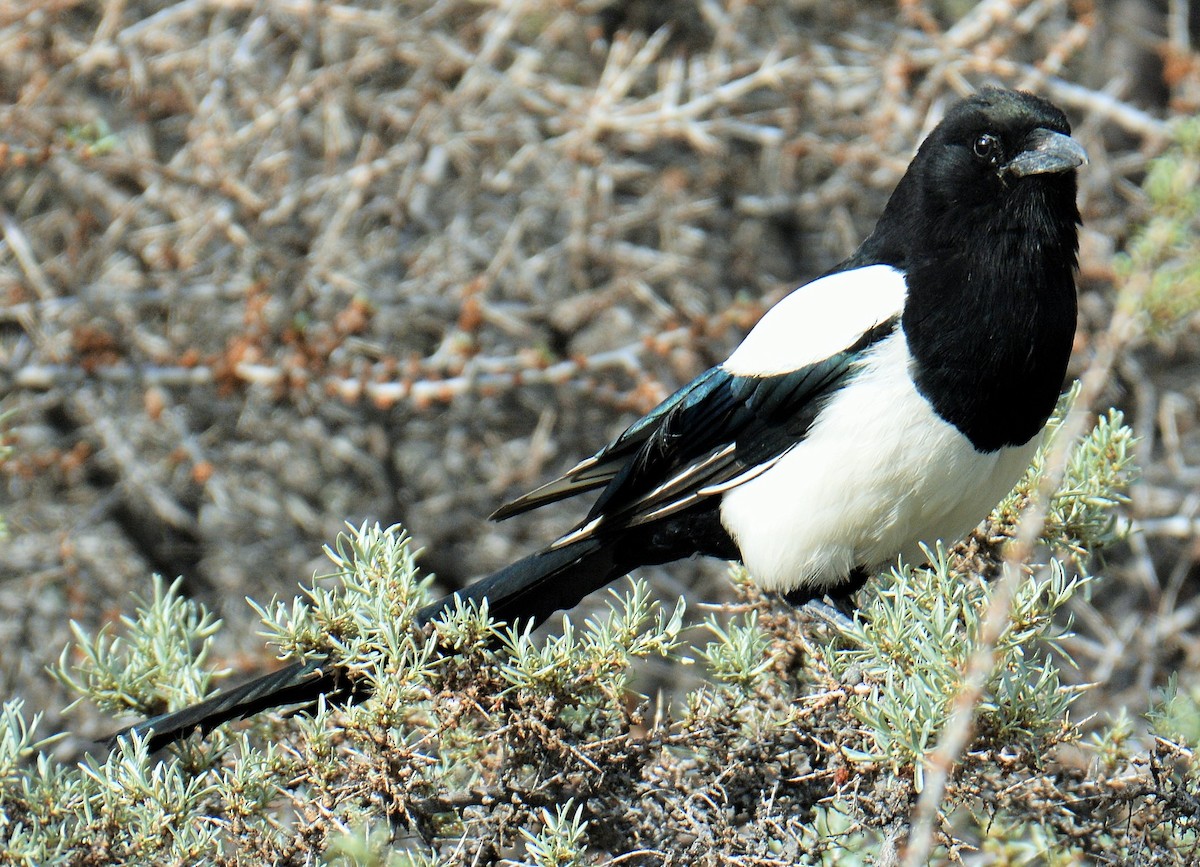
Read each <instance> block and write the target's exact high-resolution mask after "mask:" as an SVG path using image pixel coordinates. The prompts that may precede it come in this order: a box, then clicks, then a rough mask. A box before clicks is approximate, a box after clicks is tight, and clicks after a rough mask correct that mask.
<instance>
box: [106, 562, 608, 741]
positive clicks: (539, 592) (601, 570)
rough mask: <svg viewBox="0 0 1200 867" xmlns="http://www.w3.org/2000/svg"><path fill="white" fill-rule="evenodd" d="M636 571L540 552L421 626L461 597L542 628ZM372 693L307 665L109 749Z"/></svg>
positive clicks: (159, 721)
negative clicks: (139, 739) (277, 709)
mask: <svg viewBox="0 0 1200 867" xmlns="http://www.w3.org/2000/svg"><path fill="white" fill-rule="evenodd" d="M631 568H632V566H622V565H621V564H620V563H619V562H618V561H617V559H616V556H615V551H614V546H613V545H612V544H611V543H609V544H602V543H599V542H596V541H594V540H587V541H584V542H580V543H578V544H577V545H569V546H567V547H565V548H561V549H558V550H553V551H542V552H539V553H537V554H533V555H532V556H529V557H526V558H525V559H523V560H518V561H517V562H516V563H513V564H512V565H511V566H507V567H505V568H504V569H501V570H500V571H499V572H496V573H495V574H493V575H491V576H489V577H487V578H485V579H483V580H482V581H479V582H476V583H475V584H473V585H471V586H470V587H467V588H465V589H463V590H459V591H458V592H456V593H453V594H451V595H449V596H446V597H444V598H442V599H439V600H438V601H437V602H434V603H433V604H431V605H428V606H426V607H425V608H423V609H421V611H420V612H418V613H417V617H416V622H417V625H419V626H423V625H424V624H426V623H428V622H429V621H431V620H433V619H435V618H436V617H438V616H439V615H440V614H442V613H443V612H444V611H446V610H447V609H449V608H452V607H453V606H454V604H455V600H456V599H463V600H467V601H475V602H480V601H482V600H483V599H485V598H486V599H487V600H488V608H489V612H490V614H491V616H492V618H493V619H494V620H496V621H503V622H509V623H511V622H513V621H517V620H520V621H521V622H522V623H529V622H531V621H532V622H533V623H534V624H537V623H542V622H544V621H545V620H546V619H547V618H548V617H550V615H552V614H554V612H556V611H562V610H566V609H569V608H572V607H574V606H575V605H576V604H577V603H578V602H579V601H580V600H582V599H583V598H584V597H585V596H587V595H588V594H589V593H592V592H593V591H595V590H598V589H599V588H601V587H603V586H604V585H605V584H608V583H609V582H611V581H614V580H616V579H617V578H620V577H621V576H622V575H624V574H626V573H627V572H628V571H629V570H630V569H631ZM370 694H371V693H370V689H369V688H368V687H367V685H366V684H364V683H363V682H362V681H361V680H358V679H355V678H353V677H351V676H350V675H349V673H348V672H346V671H344V670H342V669H339V668H337V667H336V666H333V665H330V664H329V663H328V661H327V660H325V659H323V658H322V659H311V660H301V661H300V662H296V663H293V664H291V665H289V666H286V667H284V668H281V669H279V670H278V671H273V672H271V673H270V674H265V675H263V676H262V677H259V678H255V679H254V680H251V681H249V682H248V683H244V684H242V685H241V686H238V687H234V688H233V689H230V690H227V691H226V692H223V693H219V694H218V695H215V696H213V697H212V698H209V699H206V700H204V701H202V702H199V703H198V704H194V705H192V706H191V707H186V708H184V709H183V710H177V711H173V712H171V713H165V714H162V715H161V716H156V717H152V718H150V719H148V720H145V721H143V722H140V723H137V724H136V725H133V726H130V727H129V728H126V729H123V730H121V731H119V732H117V733H116V734H115V735H113V736H112V738H111V739H110V744H115V743H116V742H117V741H118V740H119V739H120V738H122V737H123V736H125V735H126V734H129V733H131V732H136V733H137V734H139V735H141V736H142V737H144V738H146V739H147V740H148V744H149V748H150V751H151V752H153V751H155V750H158V749H160V748H162V747H164V746H166V745H167V744H169V743H172V742H173V741H177V740H182V739H183V738H185V737H187V736H188V735H190V734H191V733H192V732H193V731H195V730H196V729H197V728H198V729H200V731H201V733H203V734H207V733H208V732H210V731H212V730H213V729H214V728H216V727H217V726H219V725H221V723H224V722H228V721H230V720H234V719H241V718H243V717H248V716H253V715H254V714H256V713H259V712H260V711H264V710H269V709H270V708H275V707H288V706H292V705H300V706H303V705H311V704H313V703H315V702H316V701H317V700H318V699H319V698H320V697H321V696H325V697H326V700H328V701H331V702H334V703H345V704H355V703H357V702H360V701H364V700H365V699H366V698H367V697H369V696H370Z"/></svg>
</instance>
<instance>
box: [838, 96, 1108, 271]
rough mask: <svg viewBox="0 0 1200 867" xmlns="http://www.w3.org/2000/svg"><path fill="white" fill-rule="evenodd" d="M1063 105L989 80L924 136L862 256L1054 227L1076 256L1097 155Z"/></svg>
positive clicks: (943, 247) (902, 259) (897, 256)
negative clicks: (1082, 188)
mask: <svg viewBox="0 0 1200 867" xmlns="http://www.w3.org/2000/svg"><path fill="white" fill-rule="evenodd" d="M1070 136H1071V125H1070V124H1069V123H1068V121H1067V117H1066V115H1065V114H1063V112H1062V111H1061V110H1060V109H1059V108H1057V107H1056V106H1054V105H1053V104H1051V103H1049V102H1047V101H1046V100H1044V99H1042V98H1041V97H1038V96H1034V95H1033V94H1030V93H1023V92H1020V91H1013V90H1001V89H999V88H985V89H983V90H980V91H979V92H978V93H975V94H973V95H972V96H969V97H967V98H966V99H963V100H961V101H960V102H958V103H956V104H954V105H953V106H951V108H950V110H949V111H948V112H947V113H946V116H945V117H944V118H943V120H942V122H941V123H939V124H938V125H937V127H935V128H934V130H933V132H931V133H930V134H929V136H928V137H927V138H926V139H925V141H924V142H923V143H922V144H921V147H920V149H919V150H918V151H917V155H916V156H915V157H914V158H913V161H912V163H911V164H910V165H909V168H908V171H907V172H906V173H905V175H904V178H903V179H902V180H901V181H900V184H899V185H898V186H897V187H896V191H895V192H894V193H893V194H892V197H891V199H890V200H889V201H888V205H887V208H886V209H885V210H884V213H883V216H882V217H881V218H880V220H879V223H878V225H877V226H876V229H875V232H874V233H873V234H872V236H871V237H870V238H869V239H868V240H867V242H866V243H864V245H863V248H862V249H860V251H859V253H858V254H857V255H856V257H855V258H856V259H859V260H860V261H862V260H863V258H864V257H865V258H866V259H868V260H872V261H878V262H885V263H888V264H894V265H905V264H907V263H909V262H910V261H911V260H912V258H913V257H916V258H917V259H918V260H919V259H921V258H923V256H928V255H935V256H939V257H941V256H944V255H945V254H946V253H947V252H948V251H952V250H954V249H962V248H963V246H964V245H965V244H967V243H968V242H969V241H970V240H971V239H972V238H979V237H981V236H991V237H995V236H996V234H997V233H1000V232H1005V231H1009V232H1012V231H1019V232H1029V231H1033V232H1035V233H1040V232H1041V231H1050V232H1052V233H1054V234H1055V235H1056V236H1057V237H1056V238H1055V239H1054V240H1055V241H1056V242H1057V243H1056V246H1058V245H1061V244H1066V246H1068V247H1069V248H1070V249H1069V256H1070V257H1071V260H1072V262H1073V261H1074V255H1075V225H1076V224H1077V223H1078V221H1079V216H1078V211H1077V210H1076V208H1075V169H1076V168H1078V167H1079V166H1081V165H1083V164H1085V163H1086V162H1087V155H1086V153H1085V152H1084V150H1083V148H1082V147H1080V146H1079V144H1078V143H1077V142H1076V141H1075V140H1074V139H1072V138H1071V137H1070Z"/></svg>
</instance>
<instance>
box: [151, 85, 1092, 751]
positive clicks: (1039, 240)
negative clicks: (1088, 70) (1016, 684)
mask: <svg viewBox="0 0 1200 867" xmlns="http://www.w3.org/2000/svg"><path fill="white" fill-rule="evenodd" d="M1070 132H1071V130H1070V126H1069V124H1068V123H1067V118H1066V116H1065V115H1064V114H1063V112H1062V111H1060V110H1059V109H1058V108H1056V107H1055V106H1053V105H1051V104H1050V103H1049V102H1047V101H1045V100H1043V99H1041V98H1039V97H1036V96H1033V95H1030V94H1027V93H1020V92H1014V91H1008V90H999V89H985V90H981V91H979V92H978V93H976V94H975V95H973V96H970V97H968V98H966V99H964V100H962V101H961V102H958V103H956V104H955V105H954V106H952V107H951V108H950V109H949V111H948V112H947V113H946V115H945V117H944V119H943V120H942V121H941V123H939V124H938V125H937V127H936V128H935V129H934V130H933V131H932V132H931V133H930V134H929V136H928V137H927V138H926V139H925V141H924V143H923V144H922V145H921V147H920V149H919V150H918V151H917V154H916V156H915V157H914V158H913V160H912V163H911V164H910V165H909V167H908V170H907V172H906V173H905V175H904V177H903V178H902V179H901V181H900V183H899V185H898V186H897V187H896V190H895V192H894V193H893V194H892V196H891V198H890V199H889V201H888V203H887V206H886V207H885V209H884V211H883V215H882V216H881V217H880V219H879V222H878V223H877V225H876V227H875V230H874V231H873V232H872V233H871V235H870V237H868V238H867V239H866V240H865V241H864V242H863V244H862V246H861V247H859V248H858V250H857V251H856V252H855V253H854V255H852V256H851V257H850V258H849V259H847V260H846V261H845V262H843V263H842V264H841V265H839V266H838V267H837V268H835V269H834V270H833V271H831V272H829V273H827V274H825V275H824V276H822V277H820V278H819V279H817V280H814V281H813V282H811V283H809V284H807V285H805V286H802V287H801V288H799V289H797V290H795V291H794V292H792V293H791V294H790V295H788V296H787V297H786V298H784V299H783V300H782V301H780V302H779V303H778V304H777V305H776V306H775V307H774V308H772V309H771V310H770V311H768V312H767V314H766V315H765V316H763V318H762V320H761V321H760V322H759V323H758V325H757V326H756V327H755V328H754V329H753V330H752V331H751V332H750V334H749V335H748V336H747V337H746V339H745V340H744V341H743V342H742V343H741V345H740V346H738V347H737V349H735V350H734V352H733V354H732V355H730V356H729V358H728V359H726V361H725V362H724V363H723V364H721V365H719V366H717V367H714V368H712V369H711V370H708V371H707V372H705V373H702V374H701V375H700V376H698V377H697V378H696V379H695V380H693V381H692V382H690V383H688V384H687V385H686V386H684V387H683V388H681V389H680V390H679V391H677V392H676V393H675V394H673V395H672V396H671V397H669V398H667V400H665V401H663V403H662V404H661V405H659V406H658V407H657V408H656V409H655V410H653V411H652V412H650V413H649V414H648V415H646V416H645V417H644V418H642V419H640V420H639V421H637V422H635V423H634V424H633V425H632V426H630V427H629V429H628V430H626V431H625V432H624V433H623V434H621V435H620V436H619V437H617V439H615V440H614V441H613V442H611V443H609V444H608V445H607V446H605V447H604V448H602V449H601V450H600V451H599V452H597V453H596V454H595V455H593V456H592V457H590V458H588V459H587V460H584V461H583V462H581V463H580V464H578V465H577V466H576V467H574V468H573V469H571V470H570V471H568V472H567V473H566V474H565V475H564V476H562V477H561V478H559V479H557V480H555V481H552V482H550V483H549V484H546V485H544V486H543V487H541V488H539V489H537V490H536V491H533V492H532V493H530V494H527V495H526V496H524V497H521V498H520V499H518V500H516V501H515V502H513V503H510V504H509V505H507V506H505V507H503V508H501V509H500V510H499V511H497V512H496V513H495V515H494V516H493V517H494V518H497V519H499V518H507V517H510V516H512V515H517V514H520V513H522V512H526V511H528V510H530V509H536V508H539V507H542V506H546V505H548V504H550V503H555V502H558V501H560V500H563V499H565V498H568V497H574V496H577V495H579V494H583V493H585V492H589V491H599V495H598V496H597V498H596V500H595V503H594V504H593V506H592V508H591V511H590V512H589V513H588V515H587V517H586V518H585V519H584V521H583V522H582V523H581V524H580V525H579V526H577V527H576V528H575V529H573V530H572V531H571V532H569V533H567V534H566V535H564V536H562V537H561V538H559V539H557V540H555V541H554V542H553V543H552V544H551V545H550V546H549V547H547V548H545V549H544V550H542V551H540V552H538V553H536V554H533V555H532V556H529V557H526V558H525V559H523V560H520V561H518V562H516V563H514V564H512V565H511V566H508V567H507V568H505V569H502V570H500V571H499V572H497V573H495V574H494V575H492V576H490V577H488V578H486V579H484V580H482V581H480V582H478V583H476V584H475V585H473V586H471V587H468V588H466V589H465V590H462V591H459V592H458V593H457V594H454V595H452V596H449V597H446V598H445V599H443V600H441V601H439V602H437V603H434V604H433V605H431V606H429V607H428V608H426V609H425V610H424V611H422V612H421V615H420V617H419V620H420V621H421V622H427V621H429V620H431V619H433V618H435V617H437V616H438V615H439V614H440V613H441V612H443V611H444V610H445V609H446V607H447V606H448V605H451V604H453V602H454V599H455V597H461V598H463V599H467V600H482V599H484V598H486V599H487V600H488V604H489V608H490V612H491V614H492V616H493V617H495V618H496V619H497V620H501V621H509V622H512V621H516V620H520V621H522V622H530V621H534V622H541V621H543V620H545V619H546V618H547V617H549V616H550V615H551V614H553V613H554V612H556V611H559V610H563V609H567V608H570V607H572V606H574V605H575V604H576V603H578V602H579V601H580V600H581V599H583V597H585V596H586V595H588V594H589V593H591V592H593V591H594V590H596V589H597V588H600V587H603V586H604V585H606V584H608V583H609V582H611V581H613V580H615V579H616V578H619V577H621V576H623V575H625V574H626V573H628V572H630V571H631V570H633V569H635V568H637V567H639V566H646V565H651V564H660V563H666V562H669V561H672V560H678V559H680V558H684V557H690V556H692V555H696V554H703V555H708V556H712V557H718V558H722V559H726V560H741V561H742V562H743V563H745V565H746V567H747V569H748V570H749V573H750V575H751V576H752V577H753V578H754V580H755V581H756V582H757V583H758V584H759V585H760V586H761V587H762V588H763V589H765V590H768V591H774V592H777V593H779V594H781V595H783V596H785V598H787V599H788V600H789V601H791V602H793V603H797V604H799V603H802V602H805V601H807V600H810V599H814V598H815V599H819V598H821V597H824V596H829V597H830V598H832V599H833V600H834V601H842V602H845V601H846V600H848V599H849V598H850V596H851V595H852V594H853V593H854V592H855V591H857V590H858V589H859V588H860V587H861V586H862V584H863V582H864V581H866V580H867V579H868V578H869V577H870V576H872V575H873V574H875V573H876V572H877V571H878V570H879V569H881V568H886V567H887V566H889V565H891V564H892V563H894V562H895V560H896V558H897V556H903V557H906V558H909V559H914V560H915V559H919V557H920V549H919V543H921V542H933V541H935V540H938V539H944V540H948V541H949V540H955V539H957V538H959V537H960V536H962V535H963V534H965V533H967V532H968V531H969V530H971V529H972V528H973V527H974V526H975V525H976V524H978V522H979V521H981V520H982V519H983V518H984V517H986V516H987V514H988V512H989V511H990V510H991V509H992V507H993V506H995V504H996V503H997V502H998V501H999V500H1000V499H1001V498H1002V497H1003V496H1004V495H1005V494H1006V493H1007V492H1008V491H1009V490H1010V489H1011V488H1012V486H1013V485H1014V484H1015V483H1016V482H1017V481H1018V480H1019V478H1020V477H1021V475H1022V473H1023V472H1024V471H1025V469H1026V467H1027V466H1028V464H1029V462H1030V459H1031V457H1032V455H1033V452H1034V449H1035V448H1036V447H1037V444H1038V440H1039V434H1040V433H1041V431H1042V428H1043V426H1044V425H1045V423H1046V420H1047V418H1048V417H1049V415H1050V413H1051V411H1052V410H1053V408H1054V405H1055V401H1056V400H1057V398H1058V396H1059V393H1060V391H1061V389H1062V386H1063V380H1064V377H1065V373H1066V367H1067V362H1068V359H1069V356H1070V354H1071V347H1072V342H1073V338H1074V334H1075V318H1076V297H1075V284H1074V272H1075V267H1076V255H1077V248H1078V229H1077V227H1078V224H1079V212H1078V210H1077V207H1076V203H1075V193H1076V179H1075V170H1076V169H1077V168H1079V167H1080V166H1082V165H1084V164H1085V163H1086V162H1087V156H1086V154H1085V153H1084V150H1083V148H1082V147H1080V145H1079V144H1078V143H1077V142H1076V141H1075V140H1074V139H1072V138H1071V135H1070ZM320 695H332V696H334V697H339V696H340V697H342V698H344V699H348V700H361V699H362V698H363V697H364V695H363V690H362V689H361V686H360V685H359V684H356V683H354V682H353V678H352V677H351V676H350V675H349V674H348V673H346V672H343V671H340V670H339V669H338V668H337V667H336V664H335V663H332V662H327V661H326V660H323V659H316V660H308V661H301V662H297V663H295V664H294V665H291V666H289V667H287V668H284V669H282V670H280V671H277V672H274V673H272V674H269V675H266V676H264V677H261V678H259V679H257V680H255V681H252V682H250V683H248V684H246V685H244V686H242V687H238V688H234V689H232V690H229V691H228V692H226V693H222V694H218V695H217V696H215V697H214V698H211V699H208V700H207V701H205V702H202V703H200V704H198V705H195V706H193V707H191V708H187V709H184V710H182V711H178V712H175V713H170V714H165V715H163V716H160V717H156V718H154V719H150V720H147V721H145V722H143V723H140V724H138V725H137V726H135V727H134V730H136V731H138V732H140V733H141V734H143V735H147V736H149V737H150V745H151V748H158V747H160V746H162V745H163V744H165V743H168V742H170V741H172V740H175V739H178V738H181V737H185V736H186V735H187V734H188V733H190V732H191V731H193V730H194V729H195V728H197V727H198V728H200V729H202V730H203V731H208V730H210V729H211V728H212V727H214V726H216V725H218V724H220V723H222V722H225V721H226V720H230V719H235V718H238V717H244V716H248V715H250V714H253V713H256V712H258V711H260V710H264V709H267V708H271V707H279V706H285V705H293V704H299V703H306V702H313V701H315V700H316V699H317V698H318V696H320ZM151 733H152V734H151Z"/></svg>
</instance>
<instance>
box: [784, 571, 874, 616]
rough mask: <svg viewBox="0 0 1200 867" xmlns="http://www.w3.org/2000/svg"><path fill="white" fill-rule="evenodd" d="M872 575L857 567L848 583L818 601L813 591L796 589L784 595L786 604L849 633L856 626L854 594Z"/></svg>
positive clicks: (849, 576)
mask: <svg viewBox="0 0 1200 867" xmlns="http://www.w3.org/2000/svg"><path fill="white" fill-rule="evenodd" d="M870 577H871V575H870V573H869V572H868V571H867V570H866V569H863V568H861V567H855V568H854V569H853V570H852V571H851V572H850V574H849V575H848V576H846V581H845V582H843V583H842V584H841V585H840V586H838V587H836V588H834V589H833V590H832V591H831V592H830V593H827V594H825V597H824V598H823V599H818V598H817V597H816V596H815V595H814V594H813V592H812V591H811V590H801V589H796V590H793V591H791V592H790V593H784V594H783V598H784V600H785V601H786V602H788V603H789V604H791V605H794V606H796V607H797V608H804V609H805V610H806V611H808V613H810V614H812V615H813V616H815V617H816V618H818V619H819V620H823V621H825V622H826V623H827V624H829V625H830V626H832V627H833V628H834V629H836V630H838V631H839V632H847V631H849V629H850V628H851V627H853V625H854V612H855V611H856V610H857V606H856V605H855V604H854V594H856V593H857V592H858V591H859V590H861V589H862V587H863V585H864V584H866V583H867V579H868V578H870Z"/></svg>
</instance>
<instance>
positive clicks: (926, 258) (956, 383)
mask: <svg viewBox="0 0 1200 867" xmlns="http://www.w3.org/2000/svg"><path fill="white" fill-rule="evenodd" d="M1070 132H1071V128H1070V125H1069V124H1068V123H1067V119H1066V117H1065V116H1064V115H1063V113H1062V112H1061V111H1060V110H1059V109H1057V108H1055V107H1054V106H1053V105H1051V104H1050V103H1048V102H1046V101H1045V100H1044V99H1040V98H1039V97H1036V96H1033V95H1031V94H1028V93H1018V92H1015V91H1010V90H997V89H986V90H981V91H980V92H979V93H976V94H975V95H974V96H970V97H968V98H967V99H964V100H962V101H961V102H958V103H956V104H955V105H954V106H952V107H951V108H950V110H949V111H948V112H947V113H946V117H945V118H944V119H943V120H942V122H941V123H939V124H938V125H937V127H936V128H935V129H934V130H933V132H931V133H930V134H929V136H928V137H927V138H926V139H925V141H924V142H923V143H922V145H921V147H920V149H919V150H918V151H917V155H916V156H915V157H914V158H913V161H912V163H911V164H910V165H909V167H908V171H907V172H906V173H905V175H904V178H903V179H902V180H901V181H900V184H899V185H898V186H897V187H896V191H895V192H894V193H893V194H892V197H891V199H890V200H889V201H888V205H887V208H886V209H885V210H884V213H883V216H882V217H880V219H879V223H878V224H877V225H876V227H875V231H874V232H873V233H872V234H871V237H870V238H868V239H867V240H866V241H865V242H864V243H863V245H862V247H860V248H859V250H858V252H857V253H856V254H855V256H854V257H853V258H852V259H851V260H850V265H851V266H852V267H853V266H854V265H866V264H872V263H881V264H889V265H893V266H895V267H897V268H900V269H902V270H903V271H904V272H905V281H906V283H907V287H908V295H907V298H906V299H905V306H904V313H903V316H902V319H901V323H902V326H903V330H904V333H905V336H906V338H907V341H908V347H909V351H910V353H911V355H912V358H913V368H912V371H911V372H912V376H913V380H914V382H915V383H916V385H917V388H918V390H919V391H920V392H921V393H922V394H923V395H924V396H925V397H926V399H928V400H929V402H930V404H931V405H932V406H933V408H934V410H935V411H936V412H937V413H938V415H940V416H941V417H942V418H943V419H944V420H945V421H947V422H949V423H950V424H952V425H954V426H955V427H956V428H958V429H959V431H961V432H962V433H963V434H964V435H965V436H966V437H967V438H968V439H969V440H970V441H971V442H972V444H974V445H975V447H976V448H978V449H979V450H980V451H992V450H994V449H998V448H1002V447H1004V446H1008V445H1017V444H1020V443H1025V442H1028V441H1029V440H1030V438H1032V437H1033V436H1035V435H1036V434H1037V432H1038V431H1039V430H1041V428H1042V425H1043V424H1044V423H1045V420H1046V418H1047V416H1048V415H1049V414H1050V412H1051V410H1052V409H1053V408H1054V403H1055V400H1056V398H1057V397H1058V394H1059V389H1060V388H1061V386H1062V383H1063V377H1064V374H1065V371H1066V366H1067V362H1068V360H1069V358H1070V354H1071V346H1072V340H1073V335H1074V332H1075V315H1076V301H1075V279H1074V270H1075V262H1076V251H1077V249H1078V223H1079V211H1078V209H1077V208H1076V205H1075V170H1076V169H1077V168H1078V167H1079V166H1081V165H1083V164H1084V163H1085V162H1086V161H1087V156H1086V155H1085V154H1084V151H1083V148H1081V147H1080V146H1079V145H1078V144H1077V143H1076V142H1075V141H1074V139H1072V138H1071V137H1070Z"/></svg>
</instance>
